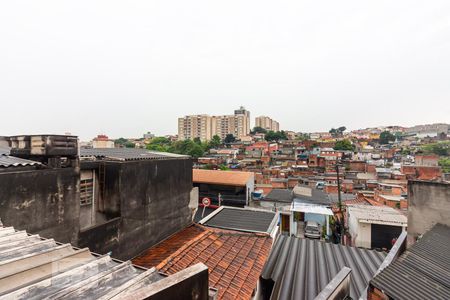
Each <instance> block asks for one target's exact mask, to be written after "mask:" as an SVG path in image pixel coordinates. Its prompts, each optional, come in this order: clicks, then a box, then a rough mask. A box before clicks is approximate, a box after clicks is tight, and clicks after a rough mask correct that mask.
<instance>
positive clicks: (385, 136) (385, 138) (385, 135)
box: [380, 131, 395, 145]
mask: <svg viewBox="0 0 450 300" xmlns="http://www.w3.org/2000/svg"><path fill="white" fill-rule="evenodd" d="M393 141H395V135H393V134H392V133H390V132H389V131H383V132H382V133H381V134H380V144H382V145H386V144H389V142H393Z"/></svg>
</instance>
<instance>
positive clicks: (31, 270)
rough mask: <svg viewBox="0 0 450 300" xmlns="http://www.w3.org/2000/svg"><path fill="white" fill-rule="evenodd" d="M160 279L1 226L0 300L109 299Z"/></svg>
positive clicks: (153, 272)
mask: <svg viewBox="0 0 450 300" xmlns="http://www.w3.org/2000/svg"><path fill="white" fill-rule="evenodd" d="M162 278H163V276H161V275H159V273H158V272H157V271H156V269H155V268H153V269H149V270H147V269H145V268H137V267H135V266H133V265H132V264H131V262H130V261H128V262H121V261H117V260H114V259H112V258H111V257H110V256H108V255H106V256H98V255H94V254H92V253H91V252H90V251H89V249H87V248H84V249H77V248H73V247H72V246H71V245H70V244H59V243H57V242H55V241H54V240H53V239H43V238H41V237H39V236H38V235H28V234H27V233H26V232H25V231H16V230H14V228H12V227H3V226H2V225H1V224H0V299H44V298H45V299H48V298H50V299H57V298H58V299H60V298H65V299H98V298H101V297H103V298H102V299H111V298H114V297H117V296H120V295H122V293H124V294H126V293H129V292H135V291H137V290H138V289H139V288H143V287H145V286H148V285H149V284H151V283H153V282H156V281H159V280H160V279H162ZM119 298H120V297H119Z"/></svg>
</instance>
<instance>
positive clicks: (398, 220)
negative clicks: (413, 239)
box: [348, 205, 408, 226]
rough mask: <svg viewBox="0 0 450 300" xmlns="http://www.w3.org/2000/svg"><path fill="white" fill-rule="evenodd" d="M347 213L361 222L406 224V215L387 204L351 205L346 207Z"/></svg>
mask: <svg viewBox="0 0 450 300" xmlns="http://www.w3.org/2000/svg"><path fill="white" fill-rule="evenodd" d="M348 214H349V215H350V216H354V217H355V218H356V219H358V220H359V222H363V223H375V224H377V223H383V224H384V223H389V224H390V225H394V226H395V225H397V226H406V225H408V218H407V217H406V216H404V215H403V214H402V213H400V212H399V211H398V210H395V209H393V208H391V207H388V206H367V205H352V206H349V207H348Z"/></svg>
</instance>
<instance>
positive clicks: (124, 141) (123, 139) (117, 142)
mask: <svg viewBox="0 0 450 300" xmlns="http://www.w3.org/2000/svg"><path fill="white" fill-rule="evenodd" d="M127 142H128V140H127V139H126V138H123V137H121V138H118V139H116V140H114V144H116V145H120V146H124V145H125V144H126V143H127Z"/></svg>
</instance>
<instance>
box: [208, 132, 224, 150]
mask: <svg viewBox="0 0 450 300" xmlns="http://www.w3.org/2000/svg"><path fill="white" fill-rule="evenodd" d="M221 144H222V141H221V140H220V136H218V135H214V136H213V137H212V139H211V140H210V141H209V145H208V147H209V148H218V147H219V146H220V145H221Z"/></svg>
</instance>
